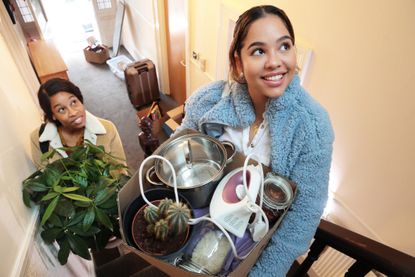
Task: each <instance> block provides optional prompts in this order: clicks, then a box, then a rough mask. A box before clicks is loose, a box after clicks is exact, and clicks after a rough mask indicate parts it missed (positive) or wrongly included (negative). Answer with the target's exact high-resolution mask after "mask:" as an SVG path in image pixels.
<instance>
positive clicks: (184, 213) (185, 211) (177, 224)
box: [166, 202, 190, 235]
mask: <svg viewBox="0 0 415 277" xmlns="http://www.w3.org/2000/svg"><path fill="white" fill-rule="evenodd" d="M189 219H190V209H189V208H188V207H187V205H186V204H183V203H181V202H179V203H178V204H177V203H173V204H172V205H171V206H170V207H169V209H168V210H167V216H166V220H167V221H168V223H169V227H170V232H171V234H173V235H178V234H181V233H183V232H184V231H185V230H186V228H187V225H188V221H189Z"/></svg>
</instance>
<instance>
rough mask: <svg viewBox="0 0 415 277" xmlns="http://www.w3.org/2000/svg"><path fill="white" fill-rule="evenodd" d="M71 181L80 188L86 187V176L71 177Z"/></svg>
mask: <svg viewBox="0 0 415 277" xmlns="http://www.w3.org/2000/svg"><path fill="white" fill-rule="evenodd" d="M72 181H73V182H74V183H75V184H78V185H79V186H80V187H82V188H86V187H87V186H88V179H87V178H86V176H81V175H80V174H78V175H75V176H72Z"/></svg>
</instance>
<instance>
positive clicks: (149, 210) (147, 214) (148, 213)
mask: <svg viewBox="0 0 415 277" xmlns="http://www.w3.org/2000/svg"><path fill="white" fill-rule="evenodd" d="M144 219H145V220H146V221H147V222H148V223H149V224H154V223H156V221H157V220H158V219H159V214H158V208H157V207H153V206H147V207H146V208H145V209H144Z"/></svg>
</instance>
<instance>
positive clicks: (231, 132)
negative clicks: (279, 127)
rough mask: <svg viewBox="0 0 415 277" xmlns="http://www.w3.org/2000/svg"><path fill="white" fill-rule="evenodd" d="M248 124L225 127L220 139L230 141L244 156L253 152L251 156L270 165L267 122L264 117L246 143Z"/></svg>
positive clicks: (269, 140) (269, 142)
mask: <svg viewBox="0 0 415 277" xmlns="http://www.w3.org/2000/svg"><path fill="white" fill-rule="evenodd" d="M250 128H251V127H250V126H248V127H246V128H244V129H242V128H232V127H225V130H224V133H223V135H222V136H220V137H219V140H220V141H225V140H226V141H230V142H232V143H233V144H234V145H235V148H236V151H238V152H241V153H243V154H244V155H245V156H247V155H249V154H251V153H254V154H255V156H252V158H253V159H254V160H256V161H259V162H261V163H262V164H264V165H266V166H270V160H271V138H270V135H269V127H268V122H267V121H266V120H265V119H264V121H263V122H262V123H261V125H260V126H259V128H258V131H257V133H256V134H255V136H254V138H253V139H252V142H251V143H250V144H249V145H248V141H249V131H250Z"/></svg>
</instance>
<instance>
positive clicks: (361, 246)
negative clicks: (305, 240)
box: [294, 219, 415, 277]
mask: <svg viewBox="0 0 415 277" xmlns="http://www.w3.org/2000/svg"><path fill="white" fill-rule="evenodd" d="M314 239H315V240H314V242H313V244H312V245H311V247H310V251H309V253H308V255H307V258H306V259H305V260H304V261H303V263H302V264H301V265H300V266H299V268H298V269H297V270H296V271H295V273H294V276H304V275H305V274H306V273H307V272H308V270H309V269H310V267H311V266H312V264H313V263H314V262H315V261H316V260H317V259H318V258H319V256H320V255H321V253H322V252H323V250H324V249H325V248H326V247H332V248H334V249H336V250H337V251H340V252H342V253H343V254H345V255H347V256H349V257H351V258H353V259H355V260H356V262H355V263H354V264H353V265H352V266H351V267H350V268H349V269H348V271H347V272H346V273H345V276H353V277H354V276H365V275H366V274H367V273H368V272H369V271H370V270H372V269H374V270H377V271H379V272H381V273H383V274H386V275H388V276H415V258H414V257H412V256H410V255H408V254H405V253H403V252H400V251H398V250H396V249H393V248H391V247H389V246H386V245H384V244H382V243H379V242H377V241H374V240H372V239H370V238H367V237H365V236H362V235H359V234H357V233H355V232H353V231H350V230H348V229H346V228H343V227H341V226H339V225H336V224H334V223H331V222H329V221H326V220H324V219H322V220H321V221H320V225H319V227H318V228H317V231H316V234H315V235H314Z"/></svg>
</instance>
